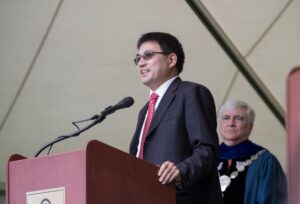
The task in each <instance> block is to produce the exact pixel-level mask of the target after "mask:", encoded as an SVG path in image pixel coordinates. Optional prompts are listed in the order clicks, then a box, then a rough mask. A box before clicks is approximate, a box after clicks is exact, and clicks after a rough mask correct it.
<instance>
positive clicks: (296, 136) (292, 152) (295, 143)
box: [287, 67, 300, 204]
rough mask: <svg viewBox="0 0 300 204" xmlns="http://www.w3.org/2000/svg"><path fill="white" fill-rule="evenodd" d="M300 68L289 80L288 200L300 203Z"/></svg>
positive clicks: (291, 74) (291, 202) (293, 72)
mask: <svg viewBox="0 0 300 204" xmlns="http://www.w3.org/2000/svg"><path fill="white" fill-rule="evenodd" d="M299 93H300V67H297V68H295V69H293V70H292V71H291V73H290V74H289V77H288V80H287V144H288V193H289V195H288V199H289V203H290V204H293V203H299V201H300V194H299V192H300V162H299V161H300V106H299V105H300V94H299Z"/></svg>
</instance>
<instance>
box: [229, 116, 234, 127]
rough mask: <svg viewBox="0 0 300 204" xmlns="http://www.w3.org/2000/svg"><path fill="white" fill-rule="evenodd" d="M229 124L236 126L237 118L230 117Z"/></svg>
mask: <svg viewBox="0 0 300 204" xmlns="http://www.w3.org/2000/svg"><path fill="white" fill-rule="evenodd" d="M229 125H230V126H235V119H234V118H230V120H229Z"/></svg>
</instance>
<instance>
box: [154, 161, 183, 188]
mask: <svg viewBox="0 0 300 204" xmlns="http://www.w3.org/2000/svg"><path fill="white" fill-rule="evenodd" d="M158 176H159V182H161V183H162V184H169V183H171V182H174V183H179V182H181V175H180V171H179V170H178V168H177V167H176V165H175V164H174V163H172V162H170V161H165V162H164V163H163V164H162V165H161V166H160V168H159V171H158Z"/></svg>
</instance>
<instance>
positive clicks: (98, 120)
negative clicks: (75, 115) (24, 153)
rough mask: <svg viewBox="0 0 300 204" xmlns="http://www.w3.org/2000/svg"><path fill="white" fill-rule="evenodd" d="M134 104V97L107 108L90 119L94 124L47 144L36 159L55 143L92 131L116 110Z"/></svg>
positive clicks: (37, 154)
mask: <svg viewBox="0 0 300 204" xmlns="http://www.w3.org/2000/svg"><path fill="white" fill-rule="evenodd" d="M133 103H134V100H133V98H132V97H126V98H124V99H123V100H121V101H120V102H119V103H117V104H116V105H114V106H109V107H107V108H105V110H104V111H102V112H101V113H100V115H94V116H93V117H91V118H90V120H94V121H93V122H92V123H90V124H88V125H87V126H85V127H83V128H81V129H80V128H78V130H77V131H75V132H73V133H70V134H66V135H61V136H59V137H57V138H56V139H55V140H53V141H50V142H48V143H47V144H45V145H44V146H42V148H40V150H39V151H38V152H37V153H36V154H35V157H38V156H39V155H40V154H41V153H42V151H44V150H45V149H46V148H47V147H51V146H52V145H54V144H55V143H57V142H60V141H62V140H65V139H68V138H70V137H76V136H79V135H80V134H81V133H82V132H84V131H86V130H88V129H90V128H91V127H93V126H94V125H96V124H98V123H101V122H102V121H103V120H104V119H105V118H106V116H107V115H109V114H111V113H113V112H115V111H116V110H119V109H122V108H128V107H130V106H132V104H133Z"/></svg>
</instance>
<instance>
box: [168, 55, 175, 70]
mask: <svg viewBox="0 0 300 204" xmlns="http://www.w3.org/2000/svg"><path fill="white" fill-rule="evenodd" d="M176 63H177V55H176V54H175V53H171V54H169V67H170V68H171V67H174V66H175V65H176Z"/></svg>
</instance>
